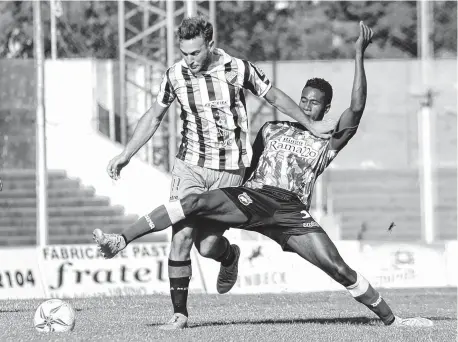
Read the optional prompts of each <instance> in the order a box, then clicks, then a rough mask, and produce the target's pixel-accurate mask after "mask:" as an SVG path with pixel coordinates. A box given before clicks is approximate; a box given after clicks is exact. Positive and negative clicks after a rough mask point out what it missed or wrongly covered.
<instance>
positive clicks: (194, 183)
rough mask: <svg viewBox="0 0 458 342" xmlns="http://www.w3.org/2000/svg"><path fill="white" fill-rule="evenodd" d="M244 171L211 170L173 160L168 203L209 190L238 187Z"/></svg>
mask: <svg viewBox="0 0 458 342" xmlns="http://www.w3.org/2000/svg"><path fill="white" fill-rule="evenodd" d="M244 175H245V169H238V170H213V169H207V168H204V167H201V166H197V165H191V164H188V163H186V162H184V161H182V160H181V159H178V158H175V164H174V165H173V170H172V184H171V187H170V201H176V200H178V199H182V198H183V197H185V196H186V195H189V194H201V193H203V192H207V191H209V190H215V189H219V188H227V187H231V186H239V185H241V184H242V181H243V177H244Z"/></svg>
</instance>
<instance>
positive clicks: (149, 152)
mask: <svg viewBox="0 0 458 342" xmlns="http://www.w3.org/2000/svg"><path fill="white" fill-rule="evenodd" d="M149 17H150V16H149V11H148V8H147V7H146V3H143V31H145V30H146V29H147V28H148V25H149ZM142 45H143V49H144V50H145V51H146V46H147V45H148V41H147V36H145V37H143V38H142ZM150 76H151V68H150V66H149V64H148V63H143V108H144V110H143V112H144V113H145V112H146V111H147V110H148V108H149V107H150V106H151V103H150V102H151V101H150V96H149V89H150V88H151V84H150V82H149V79H150ZM145 152H146V158H145V160H146V162H147V163H148V164H150V165H153V164H154V163H153V160H154V158H153V153H154V151H153V138H151V139H150V140H148V142H147V143H146V145H145Z"/></svg>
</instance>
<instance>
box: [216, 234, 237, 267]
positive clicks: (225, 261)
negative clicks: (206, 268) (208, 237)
mask: <svg viewBox="0 0 458 342" xmlns="http://www.w3.org/2000/svg"><path fill="white" fill-rule="evenodd" d="M221 239H223V241H224V244H225V246H226V247H225V248H224V252H223V253H222V254H221V255H220V256H219V257H218V258H216V259H215V261H218V262H220V263H221V264H222V265H223V266H224V267H227V266H229V265H232V263H233V262H234V260H235V253H234V249H233V248H232V247H231V244H230V242H229V240H228V239H226V238H225V237H224V236H222V237H221Z"/></svg>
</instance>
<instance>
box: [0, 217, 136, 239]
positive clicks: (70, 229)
mask: <svg viewBox="0 0 458 342" xmlns="http://www.w3.org/2000/svg"><path fill="white" fill-rule="evenodd" d="M133 222H135V221H132V223H133ZM129 226H130V224H122V223H118V222H114V223H107V224H104V225H98V224H96V223H92V222H89V224H88V225H81V224H70V225H50V226H49V230H48V232H49V234H51V235H53V234H62V233H68V234H79V233H84V234H88V233H91V234H92V232H93V231H94V229H96V228H100V229H102V230H103V231H104V232H106V233H121V232H122V231H123V230H124V229H126V228H128V227H129ZM36 230H37V228H36V226H32V225H30V226H23V227H20V228H18V227H0V236H5V237H6V236H8V235H15V234H18V235H30V234H36Z"/></svg>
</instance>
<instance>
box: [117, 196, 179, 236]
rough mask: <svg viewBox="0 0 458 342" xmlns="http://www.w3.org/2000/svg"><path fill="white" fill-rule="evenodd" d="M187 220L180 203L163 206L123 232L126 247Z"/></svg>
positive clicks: (175, 202)
mask: <svg viewBox="0 0 458 342" xmlns="http://www.w3.org/2000/svg"><path fill="white" fill-rule="evenodd" d="M184 218H185V216H184V213H183V208H182V207H181V203H180V201H174V202H170V203H167V204H165V205H161V206H159V207H157V208H156V209H154V210H153V211H152V212H150V213H149V214H146V215H144V216H142V217H140V218H139V219H138V220H137V222H135V223H134V224H133V225H131V226H130V227H129V228H127V229H125V230H124V231H123V232H122V236H123V237H124V239H125V240H126V245H127V244H128V243H130V242H132V241H133V240H135V239H138V238H140V237H142V236H143V235H146V234H150V233H154V232H160V231H161V230H164V229H166V228H168V227H170V226H171V225H172V224H174V223H177V222H179V221H181V220H183V219H184Z"/></svg>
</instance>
